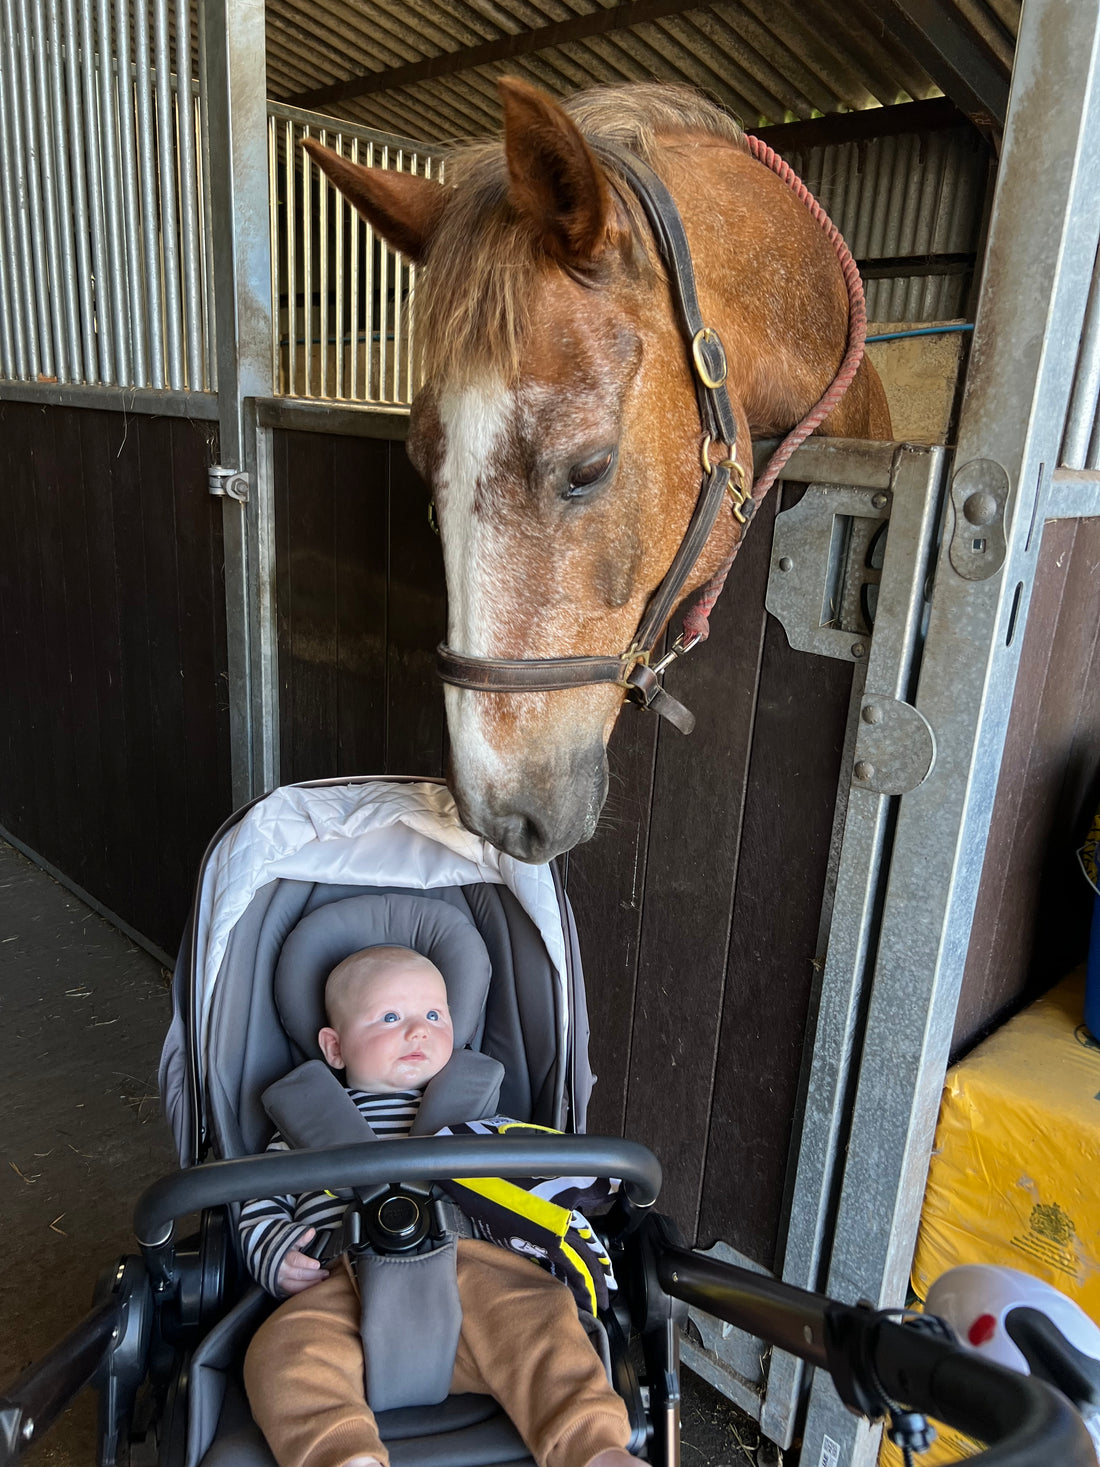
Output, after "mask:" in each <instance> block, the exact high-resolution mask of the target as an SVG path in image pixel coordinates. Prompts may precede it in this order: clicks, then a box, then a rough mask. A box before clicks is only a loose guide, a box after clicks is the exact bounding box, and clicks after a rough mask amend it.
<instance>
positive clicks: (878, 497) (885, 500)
mask: <svg viewBox="0 0 1100 1467" xmlns="http://www.w3.org/2000/svg"><path fill="white" fill-rule="evenodd" d="M889 502H890V496H889V495H888V494H884V493H883V492H882V490H881V489H880V490H879V492H878V493H877V494H872V495H871V505H872V507H873V508H874V509H885V508H886V506H887V505H888V504H889Z"/></svg>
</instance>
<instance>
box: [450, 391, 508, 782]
mask: <svg viewBox="0 0 1100 1467" xmlns="http://www.w3.org/2000/svg"><path fill="white" fill-rule="evenodd" d="M515 407H516V405H515V398H514V395H513V394H512V393H511V392H509V391H508V390H507V388H506V387H505V386H504V383H503V381H500V380H497V381H493V380H492V379H490V380H489V381H482V382H479V383H475V384H472V385H470V386H467V387H464V388H456V389H445V390H443V391H442V392H441V393H440V395H439V418H440V423H441V426H442V429H443V445H442V447H443V457H442V462H441V464H440V466H439V469H438V471H437V474H436V494H437V498H438V501H439V506H440V516H441V520H442V523H443V530H444V533H443V558H444V565H445V569H446V574H447V605H448V617H447V620H448V625H447V642H448V645H449V646H450V647H452V648H453V649H454V650H455V651H456V652H464V653H466V654H467V655H468V656H472V657H488V656H492V655H493V652H494V650H495V649H494V647H493V645H492V631H493V629H496V630H498V631H499V629H500V626H501V621H502V618H503V617H504V616H505V614H506V613H505V609H504V607H503V606H502V605H500V604H499V603H500V599H501V598H500V590H499V588H500V585H501V581H502V574H501V572H502V570H503V568H504V567H503V557H504V545H503V542H502V537H501V535H500V528H499V522H498V519H497V517H496V516H494V514H493V513H492V512H491V508H490V507H489V505H488V504H487V503H486V501H487V500H491V498H492V491H491V488H490V482H489V481H490V477H491V475H492V473H493V471H494V467H495V466H496V465H497V464H498V463H499V461H500V456H501V453H502V450H503V448H504V446H505V444H506V442H507V439H508V435H509V431H510V429H511V427H512V424H513V421H514V415H515ZM444 697H445V701H446V705H447V722H448V724H449V726H450V733H451V744H452V749H453V758H454V762H455V772H456V775H458V777H459V779H460V780H462V781H463V782H465V781H466V780H470V779H473V780H474V781H476V782H477V783H478V784H483V783H484V781H485V780H486V779H488V778H492V777H494V776H496V775H497V774H498V773H499V766H500V756H499V755H498V754H497V753H496V751H495V750H494V749H493V748H492V746H491V744H490V743H489V741H488V740H487V738H486V737H485V728H484V723H485V720H484V717H483V713H484V708H485V699H484V696H483V695H482V694H480V693H476V692H471V691H469V690H468V689H464V688H455V687H452V686H449V685H448V686H447V687H446V688H445V689H444Z"/></svg>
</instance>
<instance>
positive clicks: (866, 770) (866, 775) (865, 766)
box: [852, 759, 875, 784]
mask: <svg viewBox="0 0 1100 1467" xmlns="http://www.w3.org/2000/svg"><path fill="white" fill-rule="evenodd" d="M852 773H853V774H854V775H855V777H856V778H857V779H861V780H863V782H864V783H865V784H866V782H867V781H868V780H870V779H874V777H875V766H874V765H873V764H869V763H868V762H867V760H866V759H861V760H860V761H859V763H858V764H857V765H856V767H855V769H853V770H852Z"/></svg>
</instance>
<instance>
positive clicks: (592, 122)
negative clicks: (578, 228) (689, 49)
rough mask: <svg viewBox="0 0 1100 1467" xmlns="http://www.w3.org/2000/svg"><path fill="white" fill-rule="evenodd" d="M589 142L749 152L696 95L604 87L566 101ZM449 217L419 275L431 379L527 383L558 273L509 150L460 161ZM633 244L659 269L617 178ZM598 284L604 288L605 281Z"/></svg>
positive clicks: (467, 154) (455, 157)
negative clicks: (540, 307)
mask: <svg viewBox="0 0 1100 1467" xmlns="http://www.w3.org/2000/svg"><path fill="white" fill-rule="evenodd" d="M563 106H564V109H565V111H566V112H567V113H568V114H569V116H570V117H571V118H572V119H573V121H574V122H575V123H576V124H577V126H578V127H579V129H580V131H581V132H582V133H583V134H584V136H585V137H586V138H589V139H590V140H592V141H595V142H607V143H613V144H616V145H618V146H619V147H623V148H627V149H629V150H630V151H631V152H633V153H635V154H636V155H637V156H638V157H640V158H642V159H643V160H644V161H645V162H647V163H649V164H651V165H659V154H660V147H661V140H662V139H672V138H675V137H676V136H677V135H681V136H682V135H684V134H687V133H695V134H698V133H700V132H701V133H705V134H709V135H711V136H714V137H716V138H719V139H721V140H722V141H724V142H727V143H729V144H731V145H732V146H734V147H739V148H742V149H743V148H745V147H746V143H745V136H744V133H743V132H742V130H741V128H740V127H739V126H738V124H737V123H736V122H735V121H734V120H733V119H732V118H731V117H729V116H728V115H727V114H726V113H724V112H722V111H721V110H720V109H719V108H718V107H717V106H715V105H714V104H713V103H711V102H708V101H707V100H706V99H705V98H703V97H702V96H700V95H699V94H698V93H696V92H693V91H691V90H690V89H689V88H687V87H676V86H664V85H660V84H641V85H637V86H628V87H596V88H593V89H591V90H590V91H586V92H580V93H578V94H577V95H576V96H574V97H571V98H569V99H568V100H567V101H566V102H565V103H563ZM447 180H448V183H449V184H450V185H452V191H451V195H450V199H449V201H448V206H447V209H446V211H445V213H444V215H443V219H442V221H441V223H440V226H439V229H438V231H437V233H436V236H435V238H434V239H433V241H432V245H431V250H430V253H429V255H428V259H427V261H426V262H425V266H424V268H423V270H422V271H420V272H419V274H418V279H417V284H416V297H417V299H416V310H417V326H418V332H417V337H418V350H419V354H420V368H421V373H422V376H423V377H424V378H425V379H427V380H437V381H438V380H446V381H448V382H449V383H451V384H454V385H458V386H461V385H463V384H467V383H472V382H476V381H478V380H484V379H486V378H487V377H491V376H499V377H502V378H503V379H504V380H505V381H508V382H514V381H515V380H516V379H517V378H518V377H519V375H520V373H521V369H522V363H523V355H524V345H525V341H526V340H527V338H528V334H529V330H530V306H531V302H532V300H533V299H534V296H535V293H536V290H537V288H538V285H539V281H540V279H541V278H542V277H544V276H546V275H547V274H549V273H551V272H553V271H554V270H556V269H557V268H558V267H557V266H556V265H554V264H553V262H552V261H551V260H550V259H549V258H548V257H547V255H546V254H545V252H544V250H543V248H542V246H541V242H540V240H539V238H538V237H537V235H536V232H535V230H534V227H533V225H532V224H531V223H530V222H529V221H527V220H526V219H525V218H523V217H521V216H520V215H519V214H518V213H517V211H516V210H515V209H514V208H513V207H512V205H511V203H510V201H509V197H508V169H507V164H506V161H505V157H504V147H503V144H502V143H501V142H489V143H475V144H473V145H471V146H468V147H465V148H462V149H459V150H457V151H456V152H454V153H453V154H451V156H450V157H449V158H448V160H447ZM611 182H612V185H613V189H614V193H615V196H616V198H617V200H618V204H619V209H620V214H621V216H622V219H623V221H624V222H625V224H626V227H627V234H626V238H625V241H624V244H625V247H626V249H627V253H628V256H629V263H630V264H631V265H632V266H633V267H635V268H645V267H647V266H648V267H649V268H657V265H656V259H655V256H654V252H653V247H652V241H651V239H650V235H649V230H648V228H647V227H646V225H645V222H644V217H643V215H642V211H641V208H640V206H639V204H638V203H637V200H636V199H635V197H634V195H633V192H632V191H631V190H630V189H629V188H628V187H627V186H626V185H625V184H623V183H622V182H621V181H620V180H618V179H616V178H615V177H614V174H613V172H612V173H611ZM591 283H592V284H593V285H598V284H599V283H600V281H599V276H598V275H597V276H596V277H594V278H593V280H592V282H591Z"/></svg>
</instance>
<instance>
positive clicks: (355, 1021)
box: [317, 960, 454, 1092]
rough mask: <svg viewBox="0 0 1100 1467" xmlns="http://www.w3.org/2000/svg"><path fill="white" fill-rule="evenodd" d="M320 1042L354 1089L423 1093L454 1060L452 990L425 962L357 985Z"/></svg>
mask: <svg viewBox="0 0 1100 1467" xmlns="http://www.w3.org/2000/svg"><path fill="white" fill-rule="evenodd" d="M331 1017H332V1019H333V1023H332V1025H331V1026H330V1027H326V1028H324V1029H322V1030H321V1032H320V1033H319V1034H318V1036H317V1041H318V1043H319V1044H320V1046H321V1052H322V1054H323V1055H324V1056H325V1059H326V1060H327V1061H328V1063H329V1064H330V1065H331V1066H332V1068H333V1069H334V1070H343V1071H344V1079H345V1083H346V1084H347V1085H348V1086H350V1087H351V1088H352V1089H354V1090H375V1091H383V1092H384V1091H387V1090H419V1089H422V1088H423V1086H425V1085H426V1084H427V1083H428V1081H429V1080H430V1079H431V1078H432V1076H433V1075H438V1073H439V1071H440V1070H441V1069H442V1068H443V1066H444V1065H445V1064H446V1063H447V1061H448V1060H449V1059H450V1057H451V1050H452V1048H453V1047H454V1030H453V1028H452V1025H451V1016H450V1013H449V1011H448V1009H447V989H446V986H445V984H444V982H443V979H442V978H441V977H440V975H439V973H438V972H437V971H436V969H435V968H433V967H432V966H431V964H430V963H428V962H426V961H423V960H419V961H417V960H413V961H410V962H409V964H408V965H404V966H397V967H393V968H390V969H388V970H387V971H385V972H383V973H377V974H375V975H373V976H371V977H368V978H364V979H362V980H361V981H360V982H358V983H356V984H354V985H353V986H352V988H351V989H350V991H349V992H348V993H346V994H345V996H344V997H343V999H342V1000H341V1003H340V1005H339V1008H338V1010H337V1012H336V1013H334V1014H332V1015H331Z"/></svg>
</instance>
